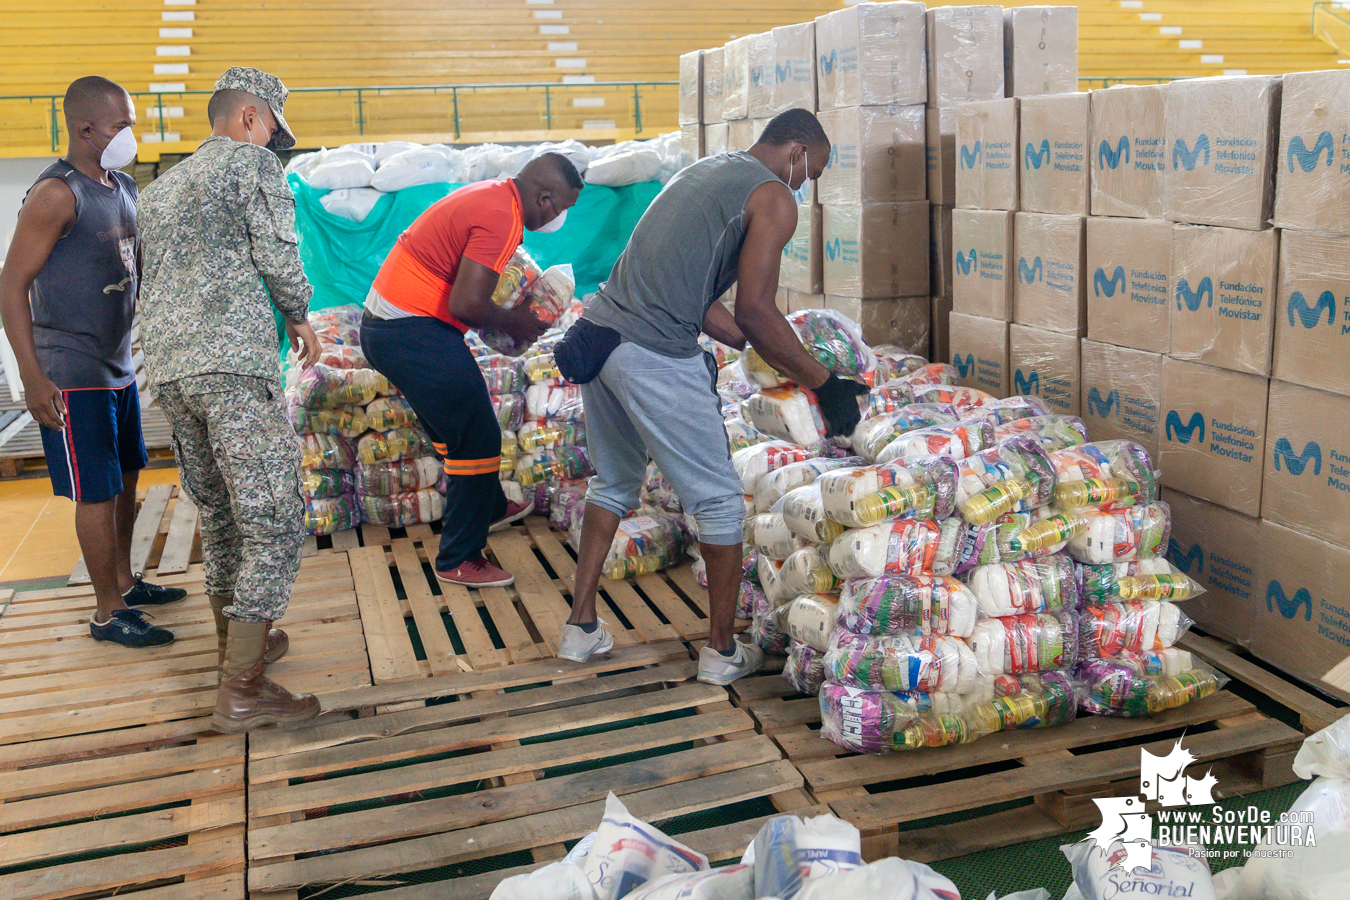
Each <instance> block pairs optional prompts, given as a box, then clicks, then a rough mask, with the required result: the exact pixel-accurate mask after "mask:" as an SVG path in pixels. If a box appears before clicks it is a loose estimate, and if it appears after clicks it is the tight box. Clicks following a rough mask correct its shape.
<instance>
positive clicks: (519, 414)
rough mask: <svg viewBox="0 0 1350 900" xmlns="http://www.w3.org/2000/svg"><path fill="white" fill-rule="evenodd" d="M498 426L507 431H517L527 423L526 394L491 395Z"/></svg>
mask: <svg viewBox="0 0 1350 900" xmlns="http://www.w3.org/2000/svg"><path fill="white" fill-rule="evenodd" d="M489 397H490V399H491V400H492V411H493V412H495V413H496V414H497V424H498V425H500V426H501V427H502V428H503V429H504V430H506V431H517V430H518V429H519V428H520V426H521V425H522V424H523V423H524V422H525V395H524V394H490V395H489Z"/></svg>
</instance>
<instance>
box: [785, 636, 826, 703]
mask: <svg viewBox="0 0 1350 900" xmlns="http://www.w3.org/2000/svg"><path fill="white" fill-rule="evenodd" d="M783 677H784V678H786V679H787V683H788V684H790V685H792V687H793V689H794V690H796V691H797V692H798V693H800V694H816V693H819V692H820V686H821V685H822V684H824V682H825V653H824V651H822V650H817V649H816V648H815V647H813V646H811V645H810V644H806V643H803V642H802V641H798V640H793V641H791V642H790V643H789V644H788V654H787V662H785V663H783Z"/></svg>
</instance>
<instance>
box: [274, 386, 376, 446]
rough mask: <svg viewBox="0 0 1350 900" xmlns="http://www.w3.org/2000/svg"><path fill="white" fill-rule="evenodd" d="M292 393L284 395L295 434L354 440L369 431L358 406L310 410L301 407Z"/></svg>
mask: <svg viewBox="0 0 1350 900" xmlns="http://www.w3.org/2000/svg"><path fill="white" fill-rule="evenodd" d="M299 400H300V398H299V395H298V394H297V393H296V392H294V391H288V392H287V394H286V412H287V413H288V414H289V415H290V418H291V425H292V427H294V428H295V431H296V433H297V434H335V435H338V436H339V437H344V438H348V439H350V438H355V437H360V436H361V435H362V434H365V432H366V431H368V430H369V429H370V422H369V421H368V420H367V419H366V414H365V412H364V411H362V409H361V407H359V406H335V407H332V408H329V409H310V408H309V407H308V406H302V405H301V404H300V402H299Z"/></svg>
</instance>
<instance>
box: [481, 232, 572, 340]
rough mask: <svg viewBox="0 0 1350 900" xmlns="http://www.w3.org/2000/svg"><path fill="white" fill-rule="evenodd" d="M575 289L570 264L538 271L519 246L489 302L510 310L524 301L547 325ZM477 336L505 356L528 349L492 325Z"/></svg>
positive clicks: (561, 312) (553, 319) (532, 260)
mask: <svg viewBox="0 0 1350 900" xmlns="http://www.w3.org/2000/svg"><path fill="white" fill-rule="evenodd" d="M575 289H576V278H575V277H574V276H573V274H572V267H571V266H570V265H561V266H550V267H549V268H548V269H547V270H545V271H540V269H539V264H538V263H536V262H535V261H534V259H533V258H532V257H531V256H530V254H529V253H528V252H526V250H525V248H524V247H521V248H519V249H517V250H516V252H515V255H513V256H512V257H511V261H510V262H508V263H507V264H506V268H505V269H504V270H503V271H502V275H501V278H500V279H499V280H498V282H497V287H496V289H495V290H494V291H493V292H492V302H493V303H496V304H497V305H498V306H500V307H502V308H504V309H514V308H515V307H517V306H519V305H520V304H521V303H528V304H529V307H530V309H531V310H532V311H533V312H534V314H535V316H537V317H538V319H539V321H541V322H543V323H544V325H545V326H546V327H547V326H550V325H552V324H553V323H555V322H557V321H558V318H559V317H560V316H561V315H562V314H563V312H564V311H565V310H566V309H567V306H568V304H570V303H571V302H572V292H573V291H574V290H575ZM478 336H479V337H480V338H482V339H483V341H484V343H486V344H487V345H488V346H489V347H491V348H493V349H494V350H497V351H499V352H501V353H505V354H506V355H507V356H519V355H520V354H521V353H524V352H525V350H526V349H528V345H522V344H519V343H517V342H516V340H515V338H513V337H511V336H510V335H508V334H507V333H506V332H504V331H499V330H497V329H495V328H481V329H479V331H478Z"/></svg>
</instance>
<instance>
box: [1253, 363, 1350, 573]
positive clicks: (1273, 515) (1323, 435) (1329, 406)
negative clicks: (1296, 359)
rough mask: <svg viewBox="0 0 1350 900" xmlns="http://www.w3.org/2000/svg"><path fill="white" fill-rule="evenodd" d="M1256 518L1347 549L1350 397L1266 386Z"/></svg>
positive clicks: (1295, 387) (1349, 529)
mask: <svg viewBox="0 0 1350 900" xmlns="http://www.w3.org/2000/svg"><path fill="white" fill-rule="evenodd" d="M1266 433H1267V442H1268V444H1269V452H1268V453H1266V461H1265V474H1264V476H1263V480H1262V484H1261V518H1263V519H1270V520H1272V521H1275V522H1279V523H1280V524H1281V525H1288V526H1289V527H1290V528H1297V529H1298V530H1299V531H1302V532H1304V533H1305V534H1311V535H1313V536H1314V537H1318V538H1321V539H1322V540H1324V541H1330V542H1331V543H1333V544H1339V545H1340V546H1342V547H1347V548H1350V397H1342V396H1341V395H1339V394H1328V393H1326V392H1324V391H1317V390H1313V389H1312V388H1306V387H1303V386H1301V385H1296V384H1286V383H1285V382H1283V381H1272V382H1271V383H1270V408H1269V411H1268V414H1267V420H1266Z"/></svg>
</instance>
